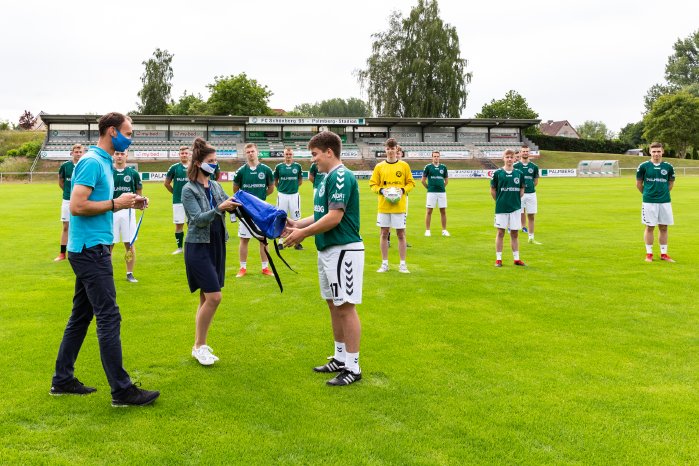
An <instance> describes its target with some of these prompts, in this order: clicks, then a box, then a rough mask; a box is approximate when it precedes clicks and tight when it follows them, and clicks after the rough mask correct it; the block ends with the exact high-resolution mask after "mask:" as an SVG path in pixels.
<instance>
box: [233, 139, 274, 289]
mask: <svg viewBox="0 0 699 466" xmlns="http://www.w3.org/2000/svg"><path fill="white" fill-rule="evenodd" d="M245 158H246V159H247V161H246V163H245V165H243V166H242V167H240V168H239V169H238V170H237V171H236V172H235V175H234V176H233V192H234V193H237V192H238V191H240V190H243V191H245V192H247V193H250V194H252V195H253V196H255V197H256V198H258V199H261V200H263V201H264V200H266V199H267V196H269V195H270V194H272V193H273V192H274V174H273V173H272V169H271V168H269V167H268V166H267V165H265V164H264V163H260V160H259V158H258V155H257V145H256V144H254V143H248V144H245ZM238 237H239V238H240V246H239V247H238V255H239V257H240V270H238V274H237V275H236V276H235V277H236V278H241V277H244V276H245V274H247V272H248V270H247V268H248V243H249V242H250V238H252V233H250V230H248V228H247V227H246V226H245V225H244V224H243V222H239V223H238ZM260 261H261V262H262V274H263V275H269V276H274V272H272V270H271V269H270V268H269V263H268V262H267V255H266V254H265V247H264V244H262V243H260Z"/></svg>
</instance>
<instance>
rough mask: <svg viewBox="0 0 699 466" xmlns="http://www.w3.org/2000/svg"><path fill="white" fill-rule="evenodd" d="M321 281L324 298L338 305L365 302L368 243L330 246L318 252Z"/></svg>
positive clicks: (319, 279)
mask: <svg viewBox="0 0 699 466" xmlns="http://www.w3.org/2000/svg"><path fill="white" fill-rule="evenodd" d="M318 281H319V283H320V295H321V296H322V297H323V299H326V300H327V299H332V301H333V304H334V305H335V306H341V305H342V304H344V303H351V304H360V303H361V302H362V285H363V284H364V243H362V242H357V243H349V244H342V245H338V246H330V247H328V248H326V249H324V250H322V251H318Z"/></svg>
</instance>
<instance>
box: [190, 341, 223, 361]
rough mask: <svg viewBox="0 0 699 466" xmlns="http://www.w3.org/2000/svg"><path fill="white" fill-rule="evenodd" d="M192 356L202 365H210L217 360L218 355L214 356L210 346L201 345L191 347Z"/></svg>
mask: <svg viewBox="0 0 699 466" xmlns="http://www.w3.org/2000/svg"><path fill="white" fill-rule="evenodd" d="M192 357H194V359H196V360H197V361H199V364H201V365H202V366H211V365H212V364H213V363H215V362H216V361H218V357H216V356H214V354H213V350H212V349H211V347H210V346H207V345H201V346H200V347H199V348H192Z"/></svg>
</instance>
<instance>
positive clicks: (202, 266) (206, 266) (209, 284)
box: [184, 188, 226, 293]
mask: <svg viewBox="0 0 699 466" xmlns="http://www.w3.org/2000/svg"><path fill="white" fill-rule="evenodd" d="M205 190H206V195H207V197H208V198H209V199H210V200H211V199H212V197H211V192H210V188H205ZM210 202H211V203H213V201H210ZM210 230H211V233H210V236H209V242H208V243H185V246H184V264H185V269H186V271H187V283H189V290H190V291H191V292H192V293H193V292H195V291H196V290H198V289H201V291H203V292H204V293H215V292H217V291H221V288H223V280H224V277H225V272H226V234H225V227H224V226H223V220H222V219H221V216H219V215H216V217H215V218H214V221H213V222H211V226H210Z"/></svg>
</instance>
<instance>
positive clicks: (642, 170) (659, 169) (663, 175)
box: [636, 160, 675, 204]
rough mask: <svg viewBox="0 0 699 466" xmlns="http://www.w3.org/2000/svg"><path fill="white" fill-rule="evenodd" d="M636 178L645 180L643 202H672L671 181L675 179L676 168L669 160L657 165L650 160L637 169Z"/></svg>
mask: <svg viewBox="0 0 699 466" xmlns="http://www.w3.org/2000/svg"><path fill="white" fill-rule="evenodd" d="M636 179H637V180H643V202H650V203H654V204H664V203H666V202H670V185H669V183H670V181H675V168H674V167H673V166H672V165H670V164H669V163H667V162H660V164H658V165H655V164H654V163H653V162H651V161H650V160H648V161H646V162H643V163H642V164H641V165H639V166H638V170H636Z"/></svg>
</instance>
